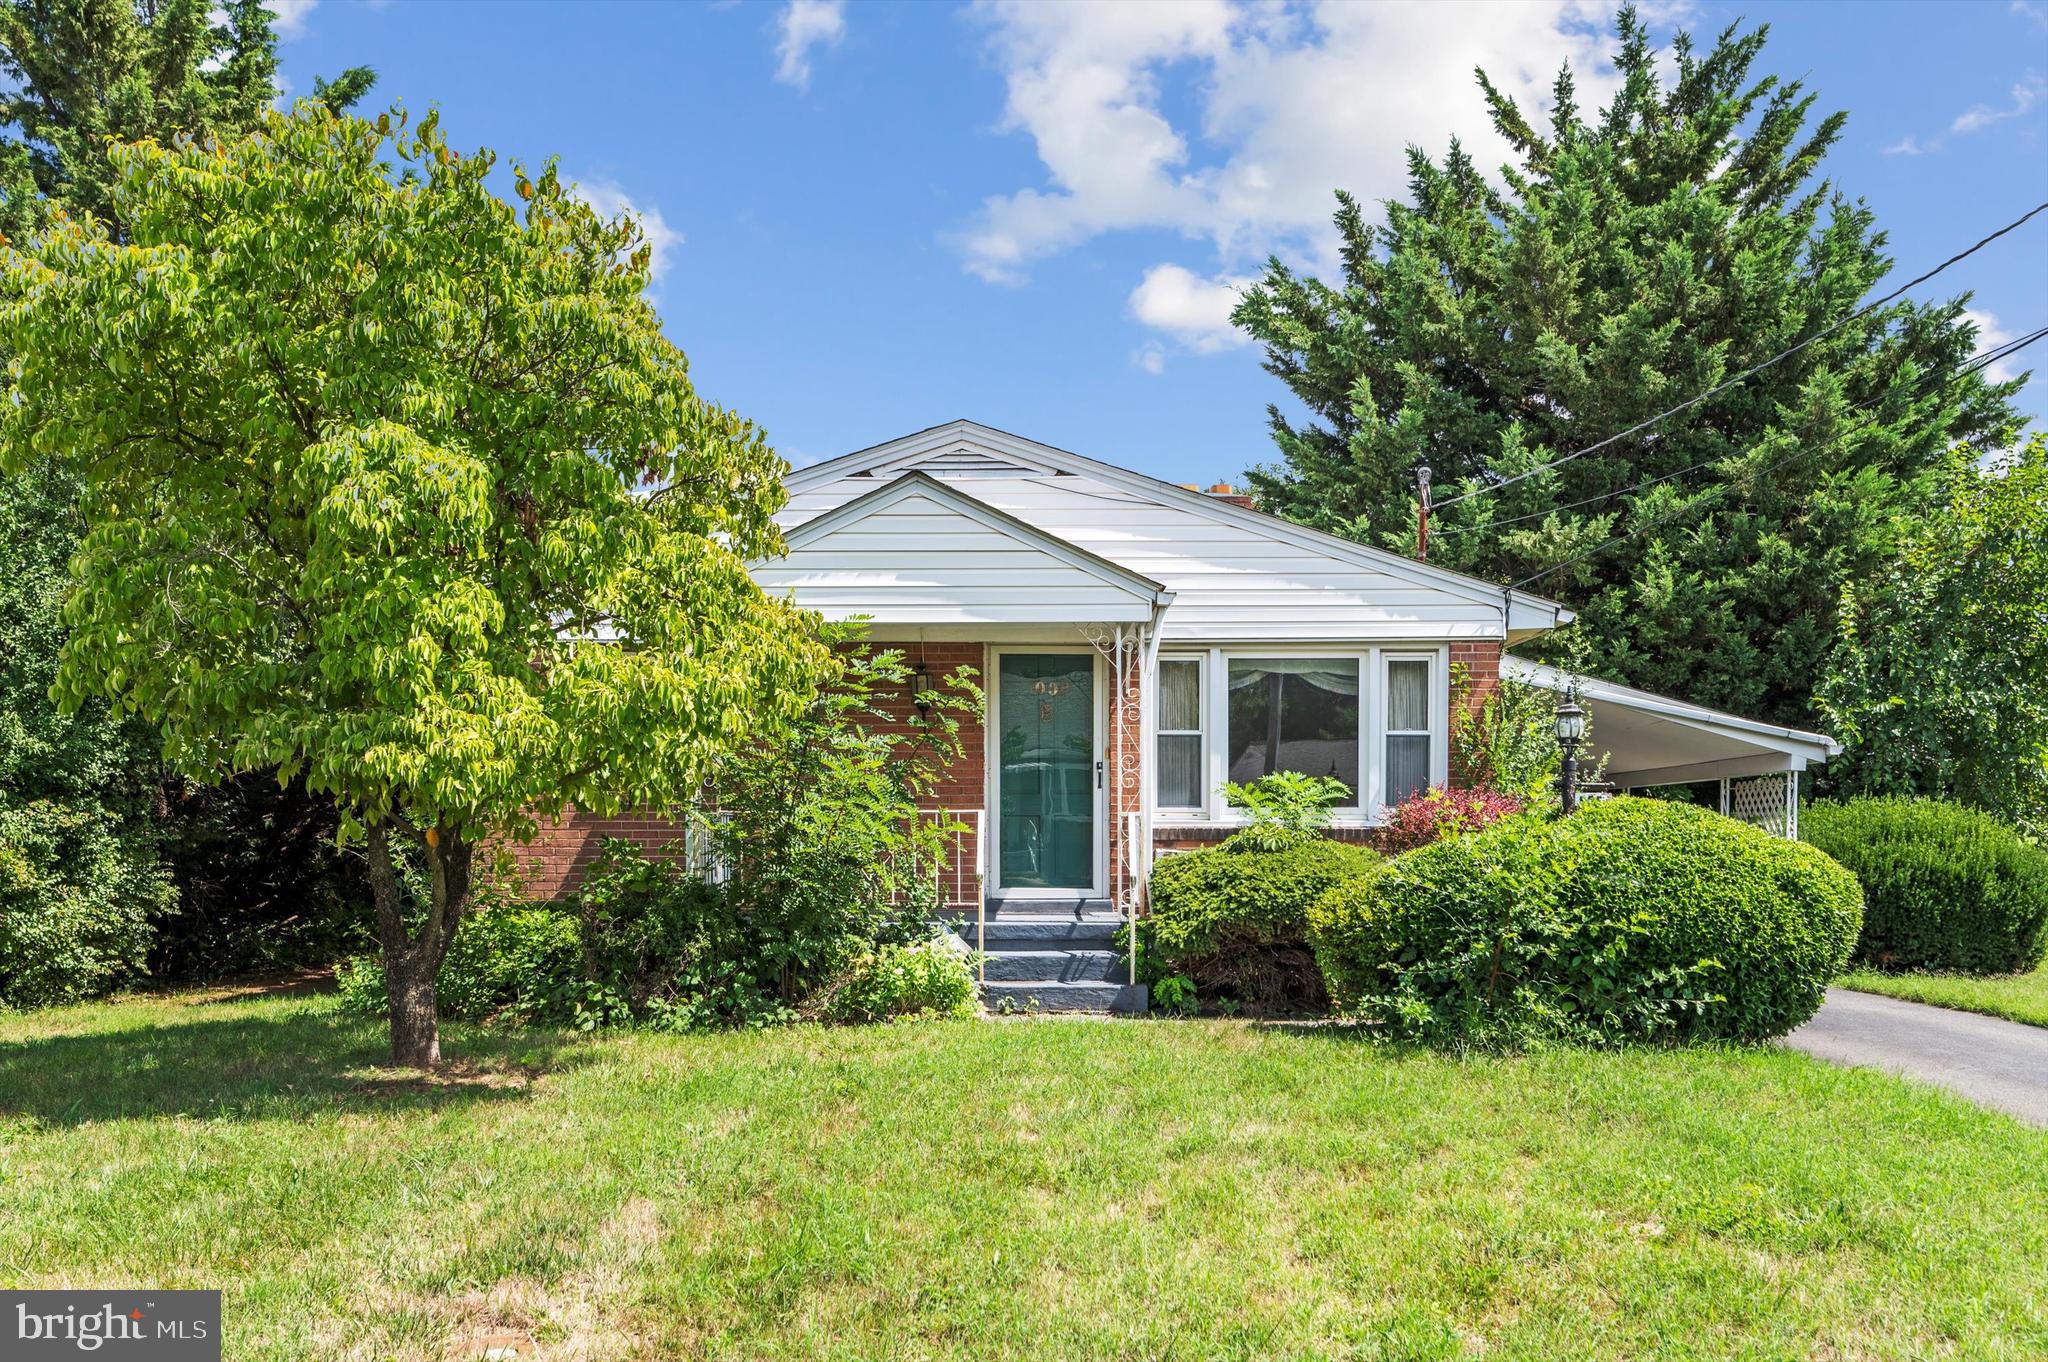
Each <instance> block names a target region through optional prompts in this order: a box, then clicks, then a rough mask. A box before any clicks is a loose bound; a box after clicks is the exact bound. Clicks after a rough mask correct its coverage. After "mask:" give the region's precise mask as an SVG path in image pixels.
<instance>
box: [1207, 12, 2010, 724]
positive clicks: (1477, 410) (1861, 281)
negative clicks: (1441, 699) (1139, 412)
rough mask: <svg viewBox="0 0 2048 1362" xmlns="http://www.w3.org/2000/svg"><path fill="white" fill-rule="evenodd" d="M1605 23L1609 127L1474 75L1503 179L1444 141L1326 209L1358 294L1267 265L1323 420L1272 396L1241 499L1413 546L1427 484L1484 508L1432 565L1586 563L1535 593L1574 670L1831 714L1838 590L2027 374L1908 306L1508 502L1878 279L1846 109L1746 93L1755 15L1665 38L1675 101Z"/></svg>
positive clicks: (1770, 89)
mask: <svg viewBox="0 0 2048 1362" xmlns="http://www.w3.org/2000/svg"><path fill="white" fill-rule="evenodd" d="M1616 24H1617V28H1618V31H1619V34H1620V53H1619V59H1618V65H1619V73H1620V88H1619V90H1618V91H1617V93H1616V94H1615V96H1614V98H1613V100H1612V102H1611V103H1610V104H1609V105H1608V106H1607V107H1606V108H1605V109H1604V110H1602V111H1600V112H1599V113H1598V114H1597V115H1596V116H1588V115H1586V114H1584V113H1583V112H1582V111H1581V109H1580V106H1579V103H1578V100H1577V97H1576V95H1575V91H1574V85H1573V78H1572V73H1571V71H1570V70H1569V69H1567V70H1565V71H1564V72H1562V73H1561V74H1560V75H1559V76H1558V79H1557V82H1556V86H1555V89H1554V100H1553V106H1552V108H1551V111H1550V115H1549V118H1548V120H1547V125H1546V126H1544V127H1541V128H1539V127H1538V125H1537V124H1536V123H1535V122H1533V121H1532V120H1531V118H1530V117H1529V115H1527V114H1526V113H1525V112H1524V111H1523V110H1522V109H1521V108H1519V107H1518V106H1517V105H1516V103H1515V102H1514V101H1513V100H1511V99H1509V98H1508V97H1506V96H1505V95H1503V94H1501V93H1500V92H1499V91H1498V90H1497V89H1496V88H1495V87H1494V86H1493V84H1492V83H1491V82H1490V81H1489V80H1488V79H1487V78H1486V75H1485V73H1484V72H1480V73H1479V76H1478V81H1479V87H1480V92H1481V96H1482V97H1483V98H1484V99H1485V100H1486V103H1487V107H1488V108H1489V110H1490V111H1491V113H1492V117H1493V122H1494V125H1495V126H1496V127H1497V128H1498V129H1499V130H1500V132H1501V134H1502V136H1504V137H1505V138H1506V139H1507V140H1508V142H1509V143H1510V145H1511V146H1512V147H1513V148H1514V152H1515V161H1514V163H1513V164H1511V165H1508V166H1506V167H1503V168H1502V170H1501V172H1500V176H1499V180H1498V183H1494V182H1490V181H1489V179H1488V178H1487V177H1486V175H1485V174H1483V173H1482V171H1481V168H1480V167H1479V166H1478V165H1476V164H1475V163H1474V162H1473V160H1472V159H1471V157H1470V156H1469V155H1468V154H1467V153H1466V152H1465V151H1464V150H1463V149H1462V148H1460V147H1458V146H1457V145H1455V144H1454V145H1453V146H1452V148H1451V150H1450V152H1449V154H1448V155H1447V156H1446V157H1445V158H1444V159H1443V160H1442V161H1441V162H1440V163H1439V162H1437V161H1434V160H1432V159H1431V158H1429V157H1428V156H1426V155H1424V154H1423V153H1421V152H1420V151H1411V152H1410V156H1409V163H1410V176H1411V178H1410V201H1409V202H1406V203H1389V204H1387V205H1386V218H1385V221H1384V223H1382V224H1378V225H1375V224H1373V223H1371V222H1369V221H1368V220H1367V218H1366V214H1365V211H1364V210H1363V208H1362V207H1361V206H1360V205H1359V203H1358V202H1357V201H1356V200H1355V199H1353V198H1352V197H1351V196H1349V195H1348V194H1343V193H1339V194H1338V196H1337V197H1338V211H1337V214H1336V224H1337V228H1338V231H1339V233H1340V235H1341V239H1342V266H1343V278H1342V280H1341V281H1339V282H1337V283H1335V284H1329V283H1325V282H1323V281H1321V280H1318V279H1314V278H1310V277H1304V276H1301V275H1297V274H1296V273H1294V272H1293V271H1291V270H1289V269H1288V268H1287V267H1286V266H1284V265H1282V264H1281V263H1280V262H1279V261H1278V260H1273V261H1271V262H1269V264H1268V266H1267V268H1266V271H1265V273H1264V276H1263V278H1262V279H1261V280H1260V281H1259V282H1258V283H1257V284H1255V285H1254V286H1253V287H1252V288H1251V289H1249V290H1248V291H1247V293H1246V295H1245V297H1244V299H1243V300H1242V301H1241V303H1240V304H1239V306H1238V308H1237V310H1236V312H1235V314H1234V317H1233V320H1234V321H1235V322H1236V323H1237V324H1238V325H1239V326H1241V327H1243V328H1244V329H1245V330H1246V331H1248V332H1249V333H1250V334H1251V335H1252V336H1253V337H1255V338H1256V339H1258V340H1259V341H1261V342H1263V343H1264V345H1265V347H1266V367H1267V369H1268V370H1269V372H1271V373H1273V374H1274V375H1276V376H1277V377H1279V378H1280V379H1281V380H1282V381H1283V382H1285V383H1286V384H1287V386H1288V388H1289V389H1290V390H1291V391H1292V392H1293V393H1294V395H1295V396H1296V397H1297V398H1299V399H1300V400H1301V402H1302V403H1303V404H1304V405H1306V406H1307V408H1308V409H1309V411H1310V412H1311V413H1312V414H1313V416H1312V419H1311V420H1309V421H1307V422H1301V423H1297V422H1296V421H1293V420H1290V419H1289V418H1288V417H1286V416H1285V415H1283V414H1282V413H1281V412H1280V411H1279V410H1278V409H1277V408H1274V409H1271V417H1270V419H1271V425H1272V430H1273V436H1274V440H1275V442H1276V444H1277V446H1278V448H1279V451H1280V454H1281V462H1280V463H1279V464H1278V465H1276V466H1268V467H1262V468H1258V469H1255V470H1253V471H1252V472H1251V474H1250V482H1251V484H1252V487H1253V490H1254V492H1255V494H1256V495H1257V496H1258V498H1259V500H1260V504H1261V505H1263V506H1264V507H1265V508H1266V509H1269V510H1272V511H1275V512H1277V513H1279V514H1281V515H1285V516H1288V517H1290V518H1292V519H1295V520H1299V521H1301V522H1303V523H1305V524H1310V525H1313V526H1316V527H1317V528H1319V529H1325V530H1330V531H1333V532H1335V533H1338V534H1343V535H1347V536H1350V537H1353V538H1356V539H1359V540H1361V541H1365V542H1370V543H1375V544H1379V545H1381V546H1384V547H1389V548H1393V549H1396V550H1398V551H1401V552H1404V553H1407V552H1413V549H1414V544H1415V497H1414V489H1415V476H1414V475H1415V469H1416V468H1417V466H1418V465H1427V466H1429V467H1430V468H1431V470H1432V471H1433V473H1434V474H1435V499H1436V500H1437V501H1439V502H1444V503H1447V502H1451V501H1452V500H1453V499H1455V498H1457V497H1459V496H1462V495H1466V494H1471V493H1475V492H1477V493H1479V495H1476V496H1473V497H1472V499H1470V500H1467V501H1462V502H1458V503H1457V504H1455V505H1446V506H1445V508H1444V510H1443V511H1442V512H1441V513H1440V514H1439V515H1437V516H1435V517H1433V518H1432V535H1431V540H1430V551H1429V556H1430V559H1431V561H1433V562H1438V563H1441V564H1443V565H1444V566H1447V567H1452V568H1457V569H1461V570H1464V571H1468V572H1472V573H1476V574H1479V575H1482V576H1485V577H1488V578H1490V579H1493V580H1498V581H1505V582H1517V581H1521V580H1523V579H1525V578H1529V577H1531V576H1532V575H1533V574H1537V573H1542V572H1544V570H1545V569H1548V568H1550V567H1552V566H1554V565H1556V564H1559V563H1561V562H1564V561H1566V560H1568V559H1571V558H1573V557H1574V556H1576V555H1579V554H1582V553H1586V554H1589V555H1590V556H1588V557H1587V558H1586V559H1585V561H1583V562H1580V563H1577V564H1574V565H1573V566H1570V567H1568V568H1566V569H1564V570H1562V571H1559V572H1556V573H1554V574H1550V575H1547V576H1544V577H1542V578H1540V579H1539V580H1537V581H1534V582H1532V583H1531V584H1530V585H1531V589H1533V590H1537V591H1541V592H1544V593H1545V594H1549V595H1553V596H1556V597H1559V598H1561V599H1563V600H1564V601H1566V602H1567V603H1569V604H1570V605H1571V606H1572V607H1573V608H1574V609H1576V610H1577V611H1578V612H1579V615H1580V617H1581V620H1582V621H1583V623H1582V625H1581V630H1580V632H1581V634H1582V636H1583V639H1582V643H1581V644H1580V645H1579V646H1582V647H1583V655H1582V656H1581V657H1579V658H1578V659H1576V660H1577V661H1578V663H1579V664H1580V665H1584V666H1586V667H1587V668H1588V669H1589V670H1592V671H1596V672H1599V673H1601V674H1604V675H1608V676H1611V677H1613V678H1615V679H1617V680H1622V681H1626V682H1630V683H1633V684H1636V685H1641V686H1645V687H1648V688H1650V689H1653V690H1660V691H1668V692H1671V693H1675V694H1678V695H1681V696H1684V697H1686V698H1688V699H1691V700H1694V701H1696V702H1699V703H1703V704H1709V705H1716V706H1721V707H1725V708H1728V709H1731V710H1733V711H1735V712H1738V713H1742V714H1748V715H1753V716H1756V717H1759V718H1768V719H1773V720H1778V721H1782V722H1787V723H1800V724H1811V723H1812V722H1813V721H1814V718H1815V714H1814V709H1813V703H1812V692H1813V686H1814V683H1815V679H1816V677H1817V674H1818V671H1819V667H1820V662H1821V659H1822V657H1823V656H1824V655H1825V653H1826V652H1827V650H1828V649H1829V647H1830V646H1831V643H1832V640H1833V638H1834V619H1835V611H1836V605H1837V601H1838V599H1839V596H1840V591H1841V587H1842V585H1843V583H1844V582H1845V581H1848V580H1851V579H1853V578H1855V577H1857V576H1859V575H1862V574H1864V573H1866V572H1868V571H1870V570H1872V569H1874V568H1875V567H1876V566H1877V565H1878V564H1879V563H1881V562H1882V561H1884V558H1885V554H1886V550H1887V548H1888V547H1889V545H1890V544H1891V542H1892V536H1891V534H1890V533H1889V528H1888V527H1889V525H1890V522H1891V521H1892V519H1893V518H1894V516H1895V515H1897V514H1898V513H1899V511H1900V509H1901V508H1902V507H1903V506H1907V505H1910V504H1912V499H1913V497H1914V496H1915V495H1916V492H1915V488H1916V486H1917V485H1918V484H1920V483H1922V482H1923V481H1924V479H1925V478H1926V476H1927V475H1928V473H1929V470H1931V469H1933V468H1934V467H1936V466H1937V465H1938V464H1939V463H1940V462H1941V460H1942V459H1943V457H1944V456H1945V454H1946V452H1947V450H1948V449H1949V448H1950V446H1951V445H1953V444H1955V443H1957V442H2003V441H2005V440H2007V439H2009V438H2010V437H2011V435H2012V434H2013V432H2014V431H2015V429H2016V427H2017V417H2016V414H2015V412H2014V411H2013V409H2012V407H2011V405H2010V403H2009V400H2008V399H2010V398H2011V396H2012V395H2013V394H2014V393H2015V392H2017V391H2018V388H2019V386H2020V382H2019V381H2015V382H2010V383H2004V384H1999V383H1990V382H1986V381H1984V380H1982V379H1980V378H1978V377H1977V376H1975V375H1969V376H1966V377H1963V378H1960V379H1956V378H1953V377H1952V371H1953V370H1954V369H1955V367H1956V366H1957V365H1959V364H1960V363H1962V362H1963V361H1964V360H1966V359H1967V358H1968V357H1969V355H1970V354H1971V351H1972V348H1973V346H1974V344H1975V339H1976V338H1975V332H1974V329H1973V328H1972V327H1971V325H1970V324H1969V323H1968V322H1967V321H1965V320H1964V319H1963V316H1962V312H1963V307H1964V303H1965V302H1966V301H1967V299H1966V298H1957V299H1953V300H1949V301H1944V302H1918V301H1911V300H1903V301H1900V302H1897V303H1895V304H1892V305H1889V306H1886V307H1883V308H1880V309H1878V310H1875V311H1873V312H1872V313H1870V315H1868V316H1867V317H1864V318H1861V319H1858V320H1855V321H1847V322H1846V324H1844V325H1841V329H1839V330H1836V331H1833V332H1831V333H1829V334H1826V335H1825V336H1824V338H1823V339H1820V340H1818V341H1816V342H1815V343H1814V344H1812V345H1810V346H1808V347H1807V348H1805V349H1803V350H1802V351H1800V352H1799V353H1798V354H1797V355H1795V356H1793V357H1792V358H1790V359H1787V360H1785V361H1783V362H1781V363H1779V364H1777V365H1775V366H1773V367H1772V368H1770V369H1767V370H1765V371H1764V372H1763V373H1761V374H1759V375H1757V376H1755V377H1754V378H1751V379H1749V380H1747V381H1745V382H1743V383H1741V384H1739V385H1737V386H1736V387H1734V388H1732V389H1730V390H1729V391H1728V392H1727V393H1725V394H1723V395H1721V396H1718V397H1716V398H1714V399H1712V400H1710V401H1708V402H1705V403H1702V404H1700V405H1698V406H1696V407H1693V408H1691V409H1690V410H1688V411H1686V412H1684V413H1683V414H1681V415H1678V416H1675V417H1672V418H1669V419H1667V420H1664V421H1661V422H1658V423H1657V424H1655V425H1653V426H1651V427H1650V428H1649V429H1647V430H1644V431H1643V432H1641V433H1640V434H1637V435H1634V436H1631V437H1629V438H1627V439H1624V440H1619V441H1616V442H1614V443H1612V444H1608V445H1606V446H1605V447H1603V448H1600V449H1599V450H1597V451H1596V452H1593V453H1590V454H1586V455H1585V456H1583V457H1578V458H1574V459H1573V460H1572V461H1571V462H1568V463H1565V464H1563V465H1562V466H1560V467H1558V468H1556V469H1554V470H1550V471H1545V472H1541V473H1537V474H1535V475H1534V476H1529V477H1525V478H1523V479H1521V480H1520V481H1516V482H1513V483H1512V484H1511V485H1506V486H1499V487H1498V490H1489V489H1493V488H1495V487H1496V486H1497V485H1499V484H1502V483H1503V482H1505V480H1507V479H1509V478H1511V477H1513V476H1514V475H1516V474H1518V473H1526V472H1528V471H1529V470H1530V469H1532V468H1535V467H1537V466H1539V465H1542V464H1545V463H1547V462H1549V461H1551V460H1553V459H1557V458H1559V457H1561V456H1564V455H1570V454H1574V453H1575V452H1576V451H1579V450H1584V449H1586V448H1588V447H1589V446H1591V445H1594V444H1595V443H1596V442H1599V441H1601V440H1603V439H1605V438H1606V437H1608V436H1610V435H1613V434H1615V433H1617V432H1620V431H1624V430H1627V429H1628V428H1629V427H1631V426H1634V425H1636V424H1638V423H1639V422H1642V421H1644V420H1646V419H1647V418H1650V417H1652V416H1655V415H1656V414H1658V413H1659V412H1662V411H1664V410H1666V409H1668V408H1670V407H1672V406H1674V405H1676V404H1677V403H1678V402H1680V401H1682V400H1684V399H1686V398H1688V397H1691V396H1693V395H1695V394H1697V393H1700V392H1702V391H1704V390H1705V389H1708V388H1711V387H1713V386H1714V385H1715V384H1717V383H1719V382H1721V381H1722V380H1723V379H1726V378H1728V377H1731V376H1732V375H1734V374H1737V373H1739V372H1741V371H1742V370H1744V369H1746V368H1748V367H1749V366H1751V365H1753V364H1756V363H1758V362H1760V361H1762V360H1764V359H1767V358H1769V357H1771V356H1773V355H1775V354H1777V353H1778V352H1780V351H1782V350H1784V349H1786V348H1788V347H1790V346H1792V345H1795V344H1797V343H1799V342H1800V341H1802V340H1805V339H1807V338H1808V337H1812V336H1815V335H1817V334H1820V333H1825V332H1828V329H1829V328H1831V327H1834V326H1836V325H1837V324H1839V323H1844V322H1845V319H1847V318H1849V317H1850V316H1851V315H1852V314H1853V313H1855V312H1856V310H1857V309H1858V307H1859V306H1861V305H1862V303H1863V300H1864V299H1866V298H1867V297H1868V296H1870V295H1871V293H1872V290H1873V287H1874V286H1875V285H1877V284H1878V283H1879V281H1880V280H1882V279H1884V278H1885V277H1886V275H1887V274H1888V272H1889V271H1890V269H1891V264H1892V262H1891V260H1890V259H1889V257H1888V256H1887V255H1886V253H1885V237H1884V234H1883V233H1882V232H1881V231H1879V230H1877V227H1876V223H1875V221H1874V218H1873V215H1872V213H1871V211H1870V210H1869V208H1867V207H1866V206H1865V205H1864V204H1863V203H1862V202H1861V201H1860V200H1852V199H1849V198H1847V197H1846V196H1844V195H1843V194H1842V193H1840V192H1839V191H1837V190H1836V189H1835V187H1834V186H1833V185H1832V184H1831V183H1830V182H1829V181H1828V180H1826V179H1824V178H1818V176H1819V173H1820V165H1821V161H1822V159H1823V157H1824V156H1825V154H1826V152H1827V151H1828V149H1829V148H1830V147H1831V146H1832V145H1833V144H1834V142H1835V141H1836V139H1837V138H1838V137H1839V136H1840V135H1841V131H1842V127H1843V123H1844V117H1845V116H1844V115H1843V114H1840V113H1835V114H1830V115H1828V116H1826V117H1822V118H1818V119H1815V118H1814V117H1813V113H1814V103H1815V98H1816V97H1815V96H1814V95H1813V94H1811V93H1809V92H1807V91H1806V90H1805V89H1804V88H1803V87H1802V85H1801V83H1800V82H1797V81H1792V82H1781V81H1779V80H1778V79H1777V78H1776V77H1772V76H1763V77H1755V76H1753V75H1752V69H1753V68H1754V67H1755V65H1756V63H1757V59H1758V56H1759V54H1760V53H1761V52H1762V49H1763V46H1764V41H1765V37H1766V33H1767V30H1766V29H1764V28H1757V29H1754V30H1752V31H1749V32H1742V31H1740V30H1739V28H1738V27H1736V26H1731V27H1730V28H1728V29H1727V30H1725V31H1724V32H1722V33H1721V35H1720V36H1719V38H1718V39H1716V41H1715V42H1714V44H1713V45H1712V47H1711V49H1709V50H1708V51H1706V52H1705V53H1704V54H1702V53H1701V52H1699V51H1698V50H1696V48H1695V46H1694V44H1693V42H1692V40H1691V38H1690V37H1689V36H1688V35H1686V34H1684V33H1680V34H1678V35H1677V36H1676V37H1675V39H1674V40H1673V44H1672V53H1673V57H1674V64H1675V75H1674V77H1673V78H1672V79H1671V80H1670V81H1668V82H1667V81H1665V80H1664V79H1663V78H1662V77H1660V75H1659V73H1658V69H1657V57H1656V54H1655V53H1654V52H1653V50H1652V47H1651V43H1650V38H1649V34H1648V32H1647V30H1646V28H1645V25H1644V24H1643V22H1642V21H1641V19H1640V18H1639V17H1638V16H1637V14H1636V13H1635V11H1634V9H1633V8H1624V9H1622V10H1621V11H1620V13H1619V15H1618V17H1617V20H1616ZM1653 479H1654V480H1656V481H1655V482H1653V483H1651V484H1650V485H1647V486H1644V485H1641V484H1644V483H1646V482H1649V481H1650V480H1653ZM1621 535H1626V536H1628V537H1627V538H1626V539H1625V540H1623V541H1622V542H1620V543H1618V544H1615V545H1613V546H1612V547H1610V548H1607V549H1605V550H1604V551H1600V552H1592V551H1593V550H1595V549H1596V548H1598V546H1600V545H1602V544H1604V543H1606V541H1608V540H1609V539H1611V538H1613V537H1615V536H1621ZM1552 646H1563V645H1562V644H1553V645H1552Z"/></svg>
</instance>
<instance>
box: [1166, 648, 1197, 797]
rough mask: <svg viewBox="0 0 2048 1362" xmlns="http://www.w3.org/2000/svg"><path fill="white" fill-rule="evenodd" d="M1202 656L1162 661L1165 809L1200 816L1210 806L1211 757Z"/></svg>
mask: <svg viewBox="0 0 2048 1362" xmlns="http://www.w3.org/2000/svg"><path fill="white" fill-rule="evenodd" d="M1203 665H1204V664H1203V662H1202V659H1200V658H1193V657H1187V658H1180V657H1173V658H1162V659H1161V660H1160V663H1159V787H1158V788H1159V794H1158V799H1159V807H1160V808H1162V809H1171V810H1176V811H1180V812H1189V811H1195V812H1199V811H1200V810H1202V809H1205V808H1207V807H1208V803H1209V770H1208V767H1209V753H1208V748H1207V745H1206V744H1205V743H1204V742H1203V740H1202V668H1203Z"/></svg>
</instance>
